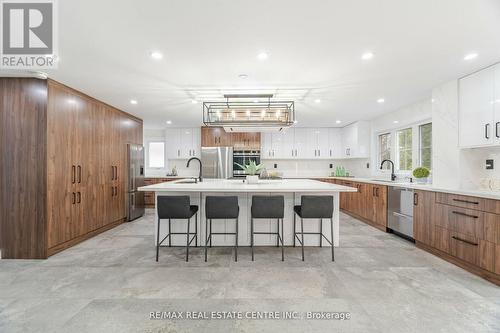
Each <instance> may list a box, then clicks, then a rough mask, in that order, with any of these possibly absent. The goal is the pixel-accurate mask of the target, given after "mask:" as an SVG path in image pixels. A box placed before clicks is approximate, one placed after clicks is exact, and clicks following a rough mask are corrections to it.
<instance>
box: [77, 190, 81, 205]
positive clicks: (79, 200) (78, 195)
mask: <svg viewBox="0 0 500 333" xmlns="http://www.w3.org/2000/svg"><path fill="white" fill-rule="evenodd" d="M76 194H77V198H78V200H77V201H76V202H77V203H80V202H82V194H81V193H80V192H77V193H76Z"/></svg>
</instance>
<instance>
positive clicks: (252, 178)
mask: <svg viewBox="0 0 500 333" xmlns="http://www.w3.org/2000/svg"><path fill="white" fill-rule="evenodd" d="M235 164H236V165H237V166H239V167H240V168H242V169H243V170H245V173H246V174H247V182H248V184H257V183H258V182H259V175H258V174H257V173H258V172H259V171H260V170H261V169H262V164H257V163H255V161H250V163H249V164H247V165H241V164H239V163H235Z"/></svg>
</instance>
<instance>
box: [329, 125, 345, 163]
mask: <svg viewBox="0 0 500 333" xmlns="http://www.w3.org/2000/svg"><path fill="white" fill-rule="evenodd" d="M341 130H342V129H341V128H329V129H328V146H329V147H328V158H341V157H342V135H341V134H340V132H341Z"/></svg>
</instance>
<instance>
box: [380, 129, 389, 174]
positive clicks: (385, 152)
mask: <svg viewBox="0 0 500 333" xmlns="http://www.w3.org/2000/svg"><path fill="white" fill-rule="evenodd" d="M378 152H379V153H378V164H380V163H382V161H383V160H390V159H391V133H383V134H380V135H379V136H378ZM383 168H385V169H389V168H390V165H389V164H388V163H386V164H384V166H383Z"/></svg>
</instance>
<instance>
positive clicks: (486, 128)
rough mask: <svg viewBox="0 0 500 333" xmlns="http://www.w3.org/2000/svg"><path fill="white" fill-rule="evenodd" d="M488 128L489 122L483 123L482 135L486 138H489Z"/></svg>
mask: <svg viewBox="0 0 500 333" xmlns="http://www.w3.org/2000/svg"><path fill="white" fill-rule="evenodd" d="M489 129H490V124H489V123H488V124H485V125H484V137H485V138H486V139H489V138H490V133H489V132H490V131H489Z"/></svg>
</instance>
